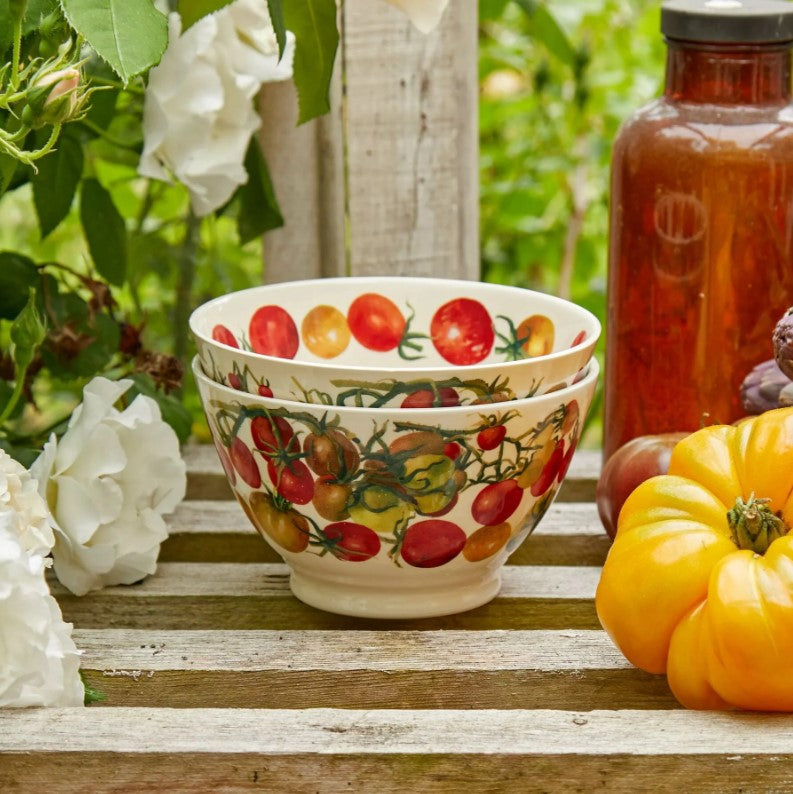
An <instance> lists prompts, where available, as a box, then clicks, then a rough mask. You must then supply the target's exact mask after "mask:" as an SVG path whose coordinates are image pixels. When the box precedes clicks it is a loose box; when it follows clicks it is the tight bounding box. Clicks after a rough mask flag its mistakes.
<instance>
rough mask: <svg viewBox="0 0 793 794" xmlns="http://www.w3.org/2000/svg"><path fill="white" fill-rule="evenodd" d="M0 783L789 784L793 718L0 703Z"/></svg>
mask: <svg viewBox="0 0 793 794" xmlns="http://www.w3.org/2000/svg"><path fill="white" fill-rule="evenodd" d="M0 752H2V753H3V758H2V764H0V787H6V786H7V787H8V788H10V787H11V786H15V785H16V784H18V783H19V782H20V781H24V783H25V785H26V786H27V787H29V788H30V789H34V788H36V787H40V788H41V789H49V788H50V787H52V785H53V781H56V785H57V788H58V790H59V791H84V790H90V791H96V790H98V789H99V788H100V786H102V784H104V786H107V787H108V788H109V787H110V786H113V787H114V788H115V789H116V790H118V789H123V790H125V791H130V790H132V791H145V790H148V789H150V788H151V787H154V788H155V789H158V790H162V789H163V788H164V787H167V789H168V790H169V791H173V790H178V791H186V790H192V791H208V790H213V791H216V790H234V789H248V788H256V787H258V788H259V790H264V791H272V790H279V791H289V792H298V794H299V793H300V792H309V791H311V792H317V791H320V792H326V791H327V792H330V791H340V790H351V789H352V790H358V791H360V790H373V791H374V790H376V791H378V792H404V791H407V790H417V791H449V792H451V791H488V792H489V791H493V792H495V791H504V790H505V788H507V787H513V786H514V787H517V788H516V790H522V791H526V790H548V789H554V790H569V789H570V788H575V789H578V790H583V789H586V790H592V789H599V790H605V791H645V790H647V791H675V790H678V791H680V790H682V791H692V790H695V791H725V790H730V791H739V790H751V791H761V790H769V789H773V790H780V791H784V790H789V789H790V786H791V784H793V764H792V762H793V717H791V716H785V717H780V716H776V715H761V714H747V715H736V714H711V713H699V712H689V711H683V710H677V711H660V712H659V711H655V710H624V711H605V710H598V711H561V710H550V709H543V710H523V709H520V710H509V711H508V710H476V711H466V710H450V711H433V710H421V711H413V710H365V711H364V710H329V709H306V710H280V709H279V710H256V709H232V710H226V709H221V710H215V709H190V710H179V709H167V708H156V709H146V708H124V709H91V710H85V709H58V710H26V711H21V712H13V711H6V712H3V713H0Z"/></svg>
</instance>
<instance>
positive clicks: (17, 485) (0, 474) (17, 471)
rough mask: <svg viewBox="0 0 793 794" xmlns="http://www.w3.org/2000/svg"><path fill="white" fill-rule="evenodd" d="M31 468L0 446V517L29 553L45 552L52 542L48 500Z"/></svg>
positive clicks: (53, 540)
mask: <svg viewBox="0 0 793 794" xmlns="http://www.w3.org/2000/svg"><path fill="white" fill-rule="evenodd" d="M38 489H39V484H38V483H37V482H36V481H35V480H34V479H33V478H32V477H31V476H30V472H29V471H28V470H27V469H26V468H25V467H24V466H23V465H22V464H21V463H18V462H17V461H15V460H14V459H13V458H12V457H11V456H10V455H9V454H8V453H7V452H5V450H2V449H0V520H2V521H3V522H4V523H5V525H6V526H8V527H10V528H11V529H12V530H13V531H14V532H15V533H16V535H17V537H18V538H19V540H20V542H21V543H22V547H23V548H24V549H26V550H27V551H29V552H30V553H31V554H40V555H41V556H42V557H44V556H46V555H48V554H49V553H50V550H51V549H52V545H53V543H55V537H54V536H53V534H52V527H51V526H50V523H49V515H48V512H47V504H46V502H45V501H44V499H42V497H41V495H40V494H39V490H38Z"/></svg>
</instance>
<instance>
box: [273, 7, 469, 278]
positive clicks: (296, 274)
mask: <svg viewBox="0 0 793 794" xmlns="http://www.w3.org/2000/svg"><path fill="white" fill-rule="evenodd" d="M340 28H341V31H342V40H341V43H340V50H339V55H338V57H337V63H336V66H337V69H336V72H337V74H336V77H335V79H334V86H333V92H332V111H331V113H330V114H329V115H327V116H325V117H323V118H321V119H318V120H316V121H314V122H310V123H309V124H306V125H302V126H301V127H295V121H296V118H297V105H296V98H295V96H294V87H293V86H292V84H291V83H284V84H272V85H268V86H266V87H265V89H264V90H263V92H262V97H261V108H262V116H263V130H262V144H263V147H264V151H265V155H266V157H267V161H268V164H269V165H270V168H271V172H272V176H273V183H274V185H275V191H276V195H277V196H278V200H279V202H280V204H281V208H282V210H283V212H284V217H285V220H286V226H285V227H284V228H283V229H279V230H275V231H273V232H269V233H268V234H266V235H265V242H264V249H265V253H264V263H265V266H264V280H265V281H266V282H273V281H283V280H287V279H294V278H311V277H316V276H333V275H343V274H348V275H372V274H385V275H393V274H397V273H398V274H406V275H407V274H409V275H425V276H429V275H435V276H448V277H457V278H471V279H477V278H479V273H480V268H479V192H478V185H479V180H478V115H477V113H478V103H477V97H478V80H477V4H476V3H467V2H452V3H450V4H449V7H448V8H447V9H446V12H445V14H444V17H443V19H442V20H441V23H440V25H439V27H438V28H437V29H436V30H435V31H433V32H432V33H430V34H428V35H423V34H421V33H419V32H418V31H417V30H415V29H414V28H413V27H412V25H411V24H410V22H409V21H408V20H407V18H406V17H405V16H403V15H402V14H401V13H400V12H398V11H397V10H396V9H394V8H393V7H392V6H390V5H389V4H387V3H385V2H379V0H378V1H375V0H345V3H344V7H343V15H342V19H341V25H340ZM342 82H343V83H344V91H342Z"/></svg>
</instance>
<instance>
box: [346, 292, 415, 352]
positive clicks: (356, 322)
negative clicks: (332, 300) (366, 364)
mask: <svg viewBox="0 0 793 794" xmlns="http://www.w3.org/2000/svg"><path fill="white" fill-rule="evenodd" d="M347 323H348V324H349V326H350V331H351V332H352V335H353V336H354V337H355V338H356V339H357V340H358V342H359V343H360V344H362V345H363V346H364V347H365V348H367V349H368V350H377V351H379V352H385V351H386V350H393V349H394V348H395V347H396V346H397V345H398V344H399V343H400V342H401V341H402V337H403V336H404V335H405V327H406V325H407V323H406V322H405V318H404V317H403V316H402V312H401V311H399V308H398V307H397V305H396V304H395V303H394V302H393V301H392V300H390V299H389V298H386V297H385V296H384V295H377V294H376V293H374V292H367V293H366V294H364V295H359V296H358V297H357V298H356V299H355V300H354V301H353V302H352V304H350V308H349V311H348V312H347Z"/></svg>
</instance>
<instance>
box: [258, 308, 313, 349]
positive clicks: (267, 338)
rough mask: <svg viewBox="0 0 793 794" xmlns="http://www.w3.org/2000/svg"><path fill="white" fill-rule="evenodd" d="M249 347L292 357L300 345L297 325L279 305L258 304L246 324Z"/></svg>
mask: <svg viewBox="0 0 793 794" xmlns="http://www.w3.org/2000/svg"><path fill="white" fill-rule="evenodd" d="M248 335H249V336H250V340H251V347H252V348H253V349H254V351H255V352H256V353H261V354H262V355H265V356H275V357H276V358H294V357H295V353H297V348H298V347H299V345H300V338H299V337H298V334H297V326H296V325H295V322H294V320H293V319H292V318H291V317H290V316H289V313H288V312H287V311H286V310H284V309H282V308H281V307H280V306H260V307H259V308H258V309H257V310H256V311H255V312H254V313H253V317H251V321H250V324H249V325H248Z"/></svg>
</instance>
